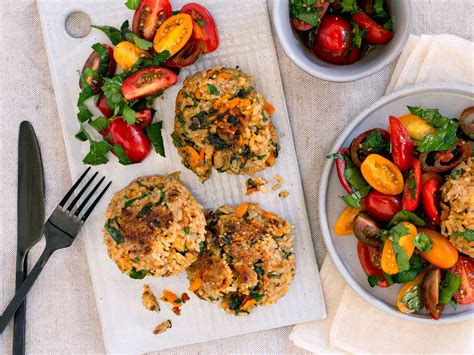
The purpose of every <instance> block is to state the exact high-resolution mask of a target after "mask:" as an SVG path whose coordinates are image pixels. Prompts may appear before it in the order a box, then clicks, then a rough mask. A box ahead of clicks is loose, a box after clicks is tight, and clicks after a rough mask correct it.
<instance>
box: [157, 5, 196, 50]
mask: <svg viewBox="0 0 474 355" xmlns="http://www.w3.org/2000/svg"><path fill="white" fill-rule="evenodd" d="M192 33H193V18H192V17H191V16H190V15H188V14H178V15H174V16H171V17H170V18H169V19H167V20H166V21H165V22H163V24H162V25H161V26H160V27H158V31H156V34H155V39H154V40H153V48H155V51H156V52H157V53H160V52H163V51H169V52H170V54H171V55H175V54H176V53H177V52H179V50H180V49H181V48H183V47H184V45H185V44H186V42H188V40H189V38H190V37H191V34H192Z"/></svg>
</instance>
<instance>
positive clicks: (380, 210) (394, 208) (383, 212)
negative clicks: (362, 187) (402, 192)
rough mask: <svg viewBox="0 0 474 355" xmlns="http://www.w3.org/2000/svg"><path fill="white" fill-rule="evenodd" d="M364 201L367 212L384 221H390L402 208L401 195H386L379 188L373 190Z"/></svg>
mask: <svg viewBox="0 0 474 355" xmlns="http://www.w3.org/2000/svg"><path fill="white" fill-rule="evenodd" d="M363 201H364V207H365V209H366V210H367V212H369V213H370V214H371V215H372V216H374V217H375V218H377V219H379V220H381V221H383V222H390V221H391V220H392V218H393V216H395V215H396V214H397V212H400V211H401V210H402V199H401V197H400V196H393V195H386V194H383V193H381V192H378V191H377V190H371V191H370V192H369V193H368V194H367V196H366V197H365V198H364V200H363Z"/></svg>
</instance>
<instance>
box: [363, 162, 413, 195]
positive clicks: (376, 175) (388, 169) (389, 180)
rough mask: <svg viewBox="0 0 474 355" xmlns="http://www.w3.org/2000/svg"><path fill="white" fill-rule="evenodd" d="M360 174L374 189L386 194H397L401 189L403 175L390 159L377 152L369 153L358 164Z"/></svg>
mask: <svg viewBox="0 0 474 355" xmlns="http://www.w3.org/2000/svg"><path fill="white" fill-rule="evenodd" d="M360 170H361V172H362V176H363V177H364V179H365V180H366V181H367V183H368V184H369V185H370V186H372V187H373V188H374V189H375V190H377V191H379V192H381V193H384V194H386V195H398V194H399V193H401V192H402V191H403V187H404V183H403V176H402V173H401V172H400V170H399V169H398V168H397V166H396V165H395V164H393V163H392V162H391V161H390V160H388V159H386V158H384V157H383V156H381V155H379V154H370V155H369V156H368V157H367V158H365V160H364V161H363V162H362V165H361V166H360Z"/></svg>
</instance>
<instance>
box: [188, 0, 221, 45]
mask: <svg viewBox="0 0 474 355" xmlns="http://www.w3.org/2000/svg"><path fill="white" fill-rule="evenodd" d="M181 13H183V14H188V15H190V16H191V17H192V18H193V34H192V36H191V37H192V38H193V39H195V40H196V41H197V42H199V43H201V44H202V47H203V51H204V53H209V52H213V51H215V50H216V49H217V47H218V46H219V37H218V36H217V27H216V23H215V22H214V18H213V17H212V15H211V14H210V12H209V11H207V9H206V8H205V7H204V6H202V5H199V4H196V3H189V4H186V5H184V6H183V8H182V9H181Z"/></svg>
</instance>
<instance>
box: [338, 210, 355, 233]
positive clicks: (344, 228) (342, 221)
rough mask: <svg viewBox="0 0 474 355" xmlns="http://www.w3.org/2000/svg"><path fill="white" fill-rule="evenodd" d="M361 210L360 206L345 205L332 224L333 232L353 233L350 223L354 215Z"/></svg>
mask: <svg viewBox="0 0 474 355" xmlns="http://www.w3.org/2000/svg"><path fill="white" fill-rule="evenodd" d="M360 211H361V209H360V208H352V207H347V208H346V209H345V210H344V211H343V212H342V214H341V215H340V216H339V218H338V219H337V222H336V224H335V225H334V233H336V234H339V235H353V234H354V229H353V227H352V224H353V222H354V218H355V216H357V214H358V213H359V212H360Z"/></svg>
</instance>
